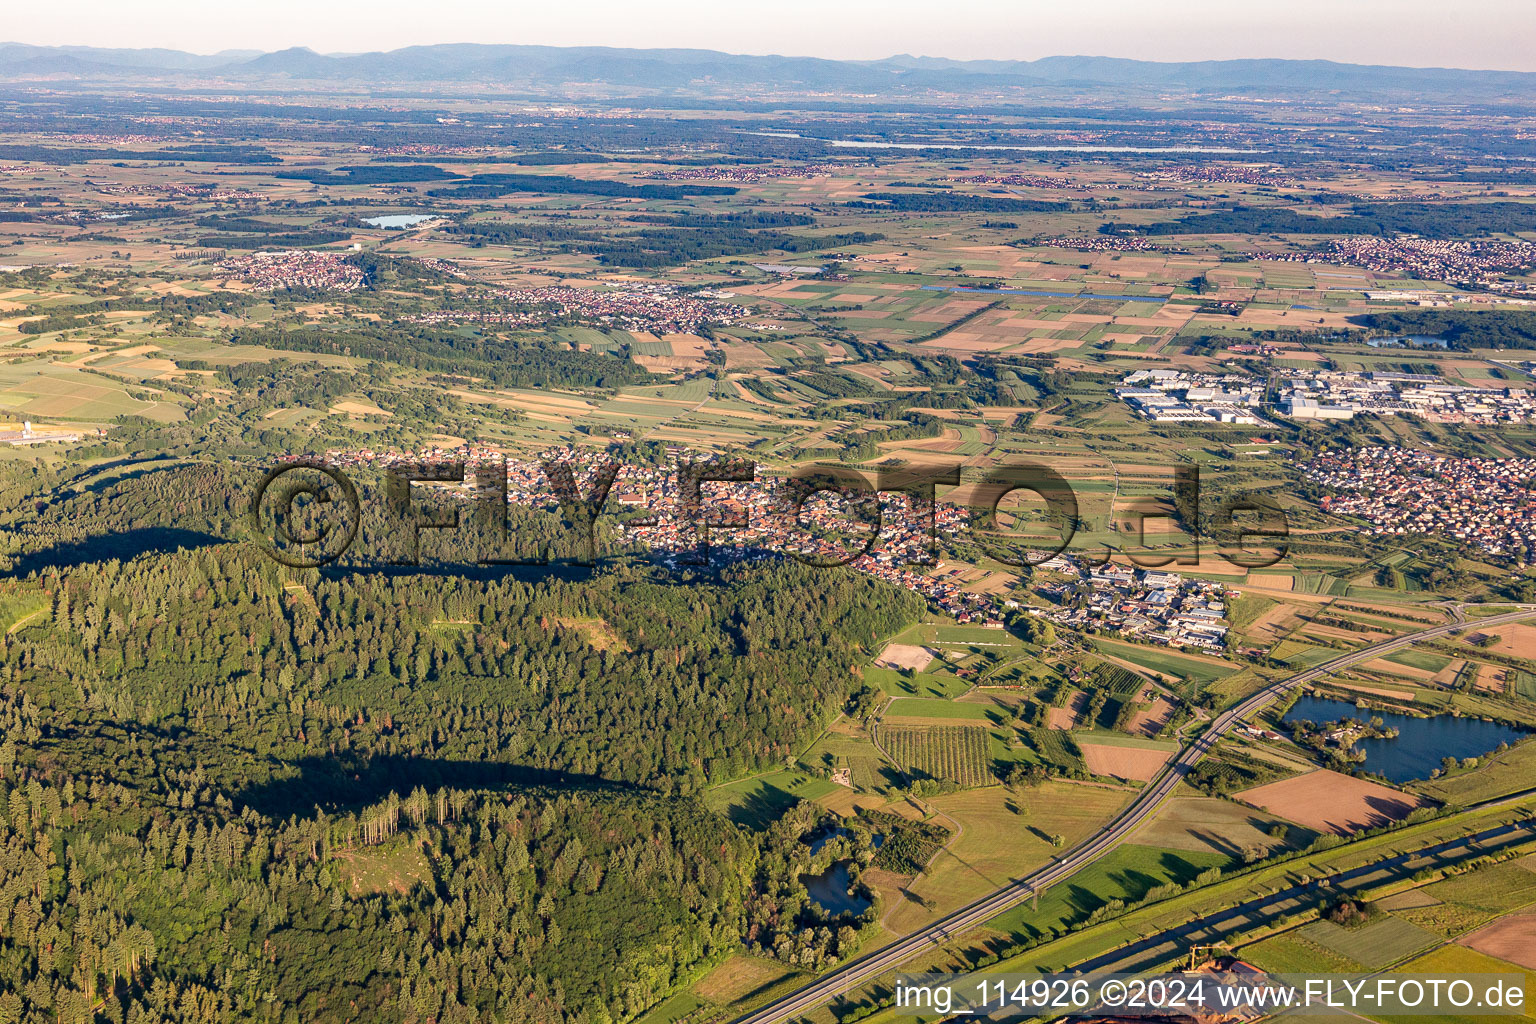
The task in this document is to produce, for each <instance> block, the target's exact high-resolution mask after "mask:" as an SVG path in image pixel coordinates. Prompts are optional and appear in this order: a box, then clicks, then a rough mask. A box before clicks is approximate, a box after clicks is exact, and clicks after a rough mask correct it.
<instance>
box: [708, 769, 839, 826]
mask: <svg viewBox="0 0 1536 1024" xmlns="http://www.w3.org/2000/svg"><path fill="white" fill-rule="evenodd" d="M835 790H836V787H835V786H834V785H833V784H832V783H830V782H828V781H827V780H825V779H820V778H816V777H815V776H812V775H809V774H807V773H805V772H802V771H776V772H770V773H768V774H767V775H759V776H757V777H756V778H751V779H745V780H743V781H741V782H732V783H730V784H728V785H724V786H717V787H715V788H714V789H711V790H709V791H708V792H706V793H705V795H704V802H705V803H706V804H707V805H708V806H709V807H710V808H711V809H713V810H716V811H719V812H720V813H721V814H723V815H725V816H726V817H727V818H729V819H730V820H731V821H733V822H735V823H736V824H738V825H745V826H747V827H749V828H756V829H761V828H766V827H767V826H768V825H769V824H771V823H772V822H774V821H777V820H778V819H779V817H780V816H782V815H783V813H784V812H785V811H786V810H788V809H789V807H790V805H792V804H793V803H795V801H797V800H815V799H817V798H818V797H824V796H827V795H828V794H830V793H832V792H834V791H835Z"/></svg>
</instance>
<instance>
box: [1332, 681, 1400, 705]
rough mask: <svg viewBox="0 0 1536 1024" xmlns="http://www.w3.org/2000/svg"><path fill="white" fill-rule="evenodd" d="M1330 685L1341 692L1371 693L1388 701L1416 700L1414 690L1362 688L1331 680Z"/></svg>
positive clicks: (1377, 687)
mask: <svg viewBox="0 0 1536 1024" xmlns="http://www.w3.org/2000/svg"><path fill="white" fill-rule="evenodd" d="M1328 685H1329V686H1332V687H1335V688H1337V689H1340V690H1354V691H1356V692H1358V693H1369V694H1372V695H1373V696H1376V697H1385V698H1387V699H1388V700H1407V701H1411V700H1413V699H1414V695H1413V691H1412V690H1388V689H1386V688H1384V687H1380V686H1361V685H1359V684H1358V683H1341V682H1338V681H1337V680H1329V681H1328Z"/></svg>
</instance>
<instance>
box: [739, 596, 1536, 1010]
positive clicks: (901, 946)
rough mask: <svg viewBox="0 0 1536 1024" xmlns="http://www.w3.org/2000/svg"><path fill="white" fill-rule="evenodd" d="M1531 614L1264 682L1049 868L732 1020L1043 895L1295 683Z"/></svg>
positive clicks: (1114, 840)
mask: <svg viewBox="0 0 1536 1024" xmlns="http://www.w3.org/2000/svg"><path fill="white" fill-rule="evenodd" d="M1533 615H1536V608H1531V607H1524V608H1521V609H1520V610H1518V611H1513V612H1506V613H1504V614H1502V615H1490V616H1488V617H1487V618H1483V619H1477V620H1475V621H1474V622H1471V623H1468V622H1448V623H1445V624H1444V625H1441V626H1434V627H1431V628H1429V629H1425V630H1421V631H1420V632H1417V633H1405V634H1403V635H1402V636H1399V637H1395V638H1393V639H1391V640H1383V641H1382V642H1381V643H1377V644H1372V645H1371V646H1369V647H1362V648H1360V649H1359V650H1356V651H1350V652H1349V653H1347V654H1342V655H1340V656H1339V657H1337V658H1334V659H1332V660H1331V661H1327V662H1324V663H1323V664H1321V665H1318V666H1316V667H1315V668H1309V669H1307V670H1306V671H1304V672H1299V673H1297V674H1296V675H1294V676H1289V677H1287V678H1285V679H1282V680H1280V681H1278V682H1275V683H1271V684H1270V685H1269V686H1266V687H1265V688H1264V689H1262V690H1259V691H1258V692H1256V693H1254V694H1251V695H1250V696H1248V697H1246V698H1244V699H1243V700H1242V701H1240V702H1239V703H1237V704H1234V705H1232V707H1230V708H1227V709H1226V710H1225V711H1223V712H1222V713H1221V714H1219V715H1217V716H1216V717H1215V718H1214V719H1212V720H1211V724H1210V725H1209V726H1208V727H1207V728H1206V729H1205V731H1204V732H1203V733H1201V734H1200V736H1199V737H1198V738H1197V739H1196V740H1195V741H1194V742H1193V743H1191V744H1190V745H1189V746H1187V747H1185V748H1184V749H1183V750H1181V751H1180V752H1179V756H1178V757H1176V758H1174V759H1173V760H1172V761H1170V762H1169V763H1168V764H1167V765H1166V766H1164V768H1163V770H1162V771H1161V772H1160V773H1159V774H1158V775H1157V777H1156V778H1154V779H1153V780H1152V782H1151V783H1149V784H1148V785H1147V787H1146V788H1145V789H1143V790H1142V791H1141V793H1140V794H1139V795H1138V796H1137V797H1136V799H1135V801H1134V802H1132V803H1131V805H1130V806H1129V807H1127V808H1126V809H1125V810H1124V811H1122V812H1121V813H1120V816H1119V817H1117V818H1116V819H1115V820H1114V821H1112V822H1110V823H1109V824H1108V825H1106V826H1105V827H1104V828H1103V829H1101V830H1100V831H1099V832H1098V833H1097V834H1095V835H1094V836H1092V837H1091V838H1089V839H1085V840H1084V841H1083V842H1081V843H1079V844H1078V845H1077V846H1075V847H1073V848H1072V849H1070V850H1068V851H1067V852H1066V853H1064V854H1062V855H1061V856H1059V857H1057V858H1056V859H1055V860H1054V861H1053V862H1052V863H1051V864H1049V865H1047V866H1046V867H1043V868H1041V869H1040V870H1038V871H1036V872H1035V873H1033V874H1031V875H1028V876H1026V877H1024V878H1021V879H1019V880H1018V881H1016V882H1013V883H1011V884H1009V885H1006V886H1004V887H1003V888H1001V889H998V890H997V891H996V892H993V893H992V894H991V895H988V896H984V897H982V898H981V899H979V900H977V901H976V902H974V903H971V904H968V905H967V906H964V907H961V908H960V909H959V910H956V911H953V912H952V913H950V914H947V915H946V916H944V917H942V918H940V919H939V920H937V921H935V922H934V923H933V924H931V925H929V926H928V927H926V928H923V929H921V930H919V931H915V932H913V933H912V934H911V935H908V936H906V937H905V938H902V939H898V940H897V941H895V942H893V943H891V944H890V945H887V946H883V947H881V948H880V949H877V950H874V951H873V952H871V953H866V954H865V955H864V956H862V957H859V958H857V959H855V960H850V961H849V962H848V963H846V964H844V965H843V966H841V967H839V968H837V969H835V970H833V971H831V972H829V973H828V974H825V975H823V976H822V977H820V978H818V979H817V980H815V981H813V982H811V983H810V984H809V985H806V986H805V987H804V988H801V989H797V990H796V991H794V992H791V993H790V994H788V995H786V996H783V997H782V998H780V999H777V1000H775V1001H774V1002H772V1003H769V1004H768V1005H767V1006H764V1007H762V1008H761V1009H758V1010H756V1011H754V1012H753V1013H749V1014H747V1015H746V1016H744V1017H739V1018H737V1020H736V1022H735V1024H779V1022H782V1021H786V1020H790V1019H792V1018H793V1017H795V1016H796V1015H798V1014H802V1013H805V1012H807V1011H810V1010H813V1009H815V1008H816V1007H818V1006H821V1005H823V1004H825V1003H827V1002H830V1001H831V1000H832V999H834V998H835V997H837V996H838V995H840V994H842V993H843V992H846V991H847V990H848V989H850V988H851V987H853V986H854V985H857V984H859V983H860V982H864V981H868V980H869V979H870V978H873V977H876V976H877V975H880V974H883V973H884V972H886V971H889V970H891V969H893V968H895V967H897V966H898V965H899V964H901V963H903V962H904V961H906V960H909V959H911V958H912V957H913V956H915V955H917V954H918V953H920V952H922V951H923V950H924V949H926V948H928V947H930V946H933V945H935V944H941V943H943V942H944V941H946V940H947V939H948V938H949V937H950V936H952V935H954V934H956V933H958V932H962V931H965V930H966V929H968V928H971V927H974V926H976V925H979V924H981V923H982V922H984V921H986V920H988V919H990V918H993V917H996V916H997V915H998V914H1000V913H1002V912H1003V911H1005V910H1007V909H1009V908H1010V907H1014V906H1017V905H1018V904H1020V903H1023V902H1024V901H1025V900H1028V899H1029V898H1030V897H1031V896H1032V895H1033V894H1034V893H1035V892H1036V891H1037V890H1044V889H1046V888H1048V887H1050V886H1052V885H1054V884H1056V883H1057V882H1060V881H1063V880H1064V879H1066V878H1068V877H1069V876H1071V875H1072V874H1074V873H1075V872H1077V871H1078V870H1080V869H1081V868H1083V867H1084V866H1086V865H1088V864H1090V863H1092V862H1093V861H1095V860H1097V859H1098V858H1099V857H1102V856H1103V855H1104V854H1106V853H1108V852H1109V851H1110V850H1112V849H1114V848H1115V847H1116V846H1118V845H1119V844H1120V843H1121V842H1123V841H1124V840H1125V839H1126V837H1127V836H1129V835H1130V834H1131V833H1132V832H1134V831H1135V830H1136V829H1137V827H1138V826H1140V825H1141V824H1142V822H1144V821H1145V820H1146V819H1147V818H1148V817H1149V816H1150V815H1151V814H1152V812H1153V811H1155V810H1157V807H1158V805H1159V804H1161V803H1162V802H1163V799H1164V798H1165V797H1166V796H1168V794H1169V793H1171V792H1172V791H1173V788H1174V787H1175V786H1177V785H1178V784H1179V780H1180V779H1182V778H1183V777H1184V775H1185V774H1187V773H1188V771H1189V770H1190V769H1191V768H1193V767H1194V765H1195V763H1196V762H1197V761H1199V760H1200V758H1201V757H1203V756H1205V754H1206V752H1207V751H1209V750H1210V749H1211V747H1213V746H1214V745H1215V744H1216V742H1217V741H1218V740H1220V739H1221V738H1222V737H1223V736H1225V735H1226V734H1227V733H1229V732H1231V731H1232V730H1233V729H1234V728H1236V727H1237V726H1238V725H1239V724H1241V723H1242V722H1244V721H1245V720H1247V719H1248V718H1250V717H1251V716H1252V715H1253V714H1255V713H1256V712H1258V711H1259V710H1261V709H1262V708H1264V707H1265V706H1266V705H1268V704H1270V703H1271V702H1273V701H1274V700H1275V699H1276V698H1278V697H1280V696H1282V695H1284V694H1286V693H1288V692H1289V691H1291V690H1294V689H1296V688H1297V687H1299V686H1305V685H1306V684H1307V683H1310V682H1314V681H1315V680H1317V679H1320V678H1322V677H1323V676H1326V675H1328V674H1330V673H1332V672H1337V671H1338V670H1340V669H1343V668H1347V667H1349V666H1350V665H1354V664H1357V663H1358V662H1362V661H1369V660H1370V659H1372V658H1379V657H1381V656H1382V655H1384V654H1391V653H1392V652H1393V651H1397V650H1401V649H1402V648H1404V647H1409V646H1412V645H1413V644H1416V643H1418V642H1419V641H1421V640H1433V639H1435V638H1437V637H1442V636H1446V635H1448V634H1451V633H1456V632H1460V631H1461V630H1464V629H1470V628H1475V627H1478V626H1496V625H1499V624H1501V623H1505V622H1514V621H1516V620H1518V619H1524V618H1529V617H1531V616H1533Z"/></svg>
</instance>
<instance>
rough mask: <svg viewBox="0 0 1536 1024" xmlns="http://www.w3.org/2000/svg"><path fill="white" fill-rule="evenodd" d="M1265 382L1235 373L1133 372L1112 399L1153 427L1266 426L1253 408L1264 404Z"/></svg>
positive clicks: (1122, 382) (1116, 390)
mask: <svg viewBox="0 0 1536 1024" xmlns="http://www.w3.org/2000/svg"><path fill="white" fill-rule="evenodd" d="M1264 390H1265V382H1264V380H1263V379H1262V378H1260V377H1250V376H1246V375H1244V374H1238V373H1196V372H1191V371H1187V370H1137V371H1135V372H1134V373H1131V374H1129V375H1128V376H1126V377H1125V379H1123V380H1122V381H1121V382H1120V387H1118V388H1116V389H1115V395H1116V396H1117V397H1118V398H1119V399H1120V400H1121V401H1123V402H1125V403H1126V404H1127V405H1129V406H1130V407H1131V408H1132V409H1135V410H1136V412H1137V413H1138V414H1139V415H1141V416H1143V417H1145V418H1147V419H1149V420H1152V421H1153V422H1154V423H1237V424H1242V425H1244V426H1251V427H1260V426H1267V425H1269V424H1268V421H1266V420H1264V419H1263V418H1262V417H1260V416H1259V414H1258V412H1257V411H1256V408H1257V407H1258V406H1259V405H1261V404H1262V403H1263V401H1264Z"/></svg>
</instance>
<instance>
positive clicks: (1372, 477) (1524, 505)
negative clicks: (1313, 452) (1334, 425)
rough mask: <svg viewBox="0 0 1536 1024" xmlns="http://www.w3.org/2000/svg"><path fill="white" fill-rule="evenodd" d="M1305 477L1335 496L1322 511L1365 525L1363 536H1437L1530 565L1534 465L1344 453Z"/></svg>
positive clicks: (1331, 455)
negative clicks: (1331, 491) (1362, 521)
mask: <svg viewBox="0 0 1536 1024" xmlns="http://www.w3.org/2000/svg"><path fill="white" fill-rule="evenodd" d="M1305 475H1306V478H1307V479H1309V480H1312V481H1314V482H1316V483H1319V484H1322V485H1323V486H1325V487H1328V488H1330V489H1332V490H1334V491H1337V492H1339V493H1338V494H1337V495H1335V496H1329V497H1325V498H1323V499H1322V508H1323V510H1324V511H1326V512H1331V513H1333V514H1335V515H1345V516H1354V517H1357V518H1360V519H1363V520H1365V521H1366V523H1367V524H1368V525H1367V526H1366V527H1365V528H1364V529H1363V532H1366V533H1371V534H1377V535H1398V536H1400V535H1404V534H1430V535H1434V534H1441V535H1445V536H1449V537H1452V538H1455V539H1456V540H1458V541H1463V542H1466V543H1470V544H1474V545H1476V546H1477V547H1478V548H1480V549H1481V550H1483V551H1485V552H1487V553H1488V554H1491V555H1501V556H1505V557H1508V558H1511V559H1513V560H1515V561H1517V562H1520V563H1522V564H1525V565H1530V564H1533V563H1536V485H1533V480H1536V459H1488V458H1457V457H1451V456H1444V455H1434V454H1432V453H1430V452H1424V451H1416V450H1414V449H1411V448H1401V447H1396V446H1379V447H1369V448H1346V449H1340V450H1336V451H1327V452H1323V453H1322V454H1320V455H1318V456H1317V457H1316V458H1315V459H1313V460H1312V461H1311V462H1310V463H1308V465H1307V466H1306V469H1305Z"/></svg>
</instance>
